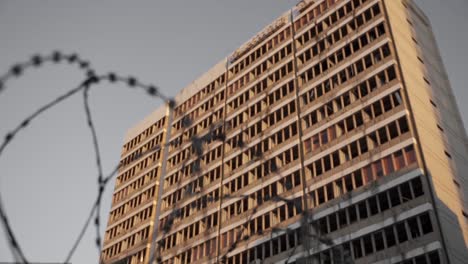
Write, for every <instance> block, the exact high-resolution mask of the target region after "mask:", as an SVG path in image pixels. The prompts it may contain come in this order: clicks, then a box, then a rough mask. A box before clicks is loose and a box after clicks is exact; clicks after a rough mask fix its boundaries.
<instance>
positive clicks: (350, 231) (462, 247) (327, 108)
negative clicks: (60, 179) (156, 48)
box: [101, 0, 468, 264]
mask: <svg viewBox="0 0 468 264" xmlns="http://www.w3.org/2000/svg"><path fill="white" fill-rule="evenodd" d="M175 101H176V106H175V108H174V109H170V108H168V107H163V108H161V109H159V110H157V111H155V112H154V113H153V114H151V115H150V116H148V117H147V118H146V119H145V120H144V121H143V122H142V123H141V124H139V125H138V126H136V127H135V128H133V129H132V130H130V131H129V133H128V135H127V140H126V143H125V145H124V149H123V154H122V161H121V165H122V167H121V170H120V173H119V176H118V179H117V182H116V189H115V192H114V199H113V204H112V208H111V213H110V218H109V223H108V228H107V230H106V236H105V241H104V246H103V252H102V255H101V260H102V262H103V263H125V264H127V263H132V264H133V263H164V264H169V263H285V262H288V263H330V264H332V263H334V264H336V263H346V261H348V262H349V263H350V261H353V263H418V264H419V263H432V264H435V263H466V262H465V261H466V259H468V254H467V249H466V248H467V244H468V243H467V242H468V209H465V208H468V207H467V206H466V198H465V197H466V190H468V186H467V176H466V174H464V172H465V171H468V163H467V162H466V159H467V157H468V148H467V140H466V133H465V130H464V128H463V124H462V122H461V118H460V115H459V112H458V109H457V107H456V103H455V100H454V97H453V93H452V91H451V89H450V84H449V83H448V80H447V74H446V72H445V70H444V67H443V64H442V60H441V58H440V55H439V52H438V49H437V46H436V44H435V40H434V37H433V34H432V31H431V28H430V24H429V22H428V19H427V18H426V16H425V15H424V14H423V13H422V12H421V11H420V9H419V8H418V7H417V6H416V5H415V4H414V3H413V1H409V0H408V1H406V0H325V1H323V0H322V1H303V2H301V3H299V4H298V5H297V6H295V7H294V8H292V9H291V10H289V11H288V12H286V13H285V14H283V15H282V16H281V17H279V18H278V19H277V20H276V21H274V22H273V23H272V24H270V25H269V26H268V27H266V28H265V29H264V30H263V31H262V32H260V33H258V34H257V35H256V36H255V37H254V38H252V39H251V40H250V41H249V42H247V43H246V44H244V45H243V46H242V47H240V48H239V49H238V50H237V51H235V52H234V53H233V54H232V55H231V56H229V57H228V58H226V59H225V60H223V61H221V62H220V63H219V64H217V65H216V66H214V67H213V68H212V69H210V70H209V71H208V72H207V73H205V74H204V75H203V76H201V77H200V78H199V79H198V80H196V81H195V82H193V83H192V84H191V85H189V86H188V87H187V88H185V89H183V90H182V91H181V92H180V93H179V94H178V95H177V96H176V98H175ZM304 212H307V213H304ZM304 215H307V216H308V217H307V219H305V218H304ZM304 226H310V228H308V229H304ZM307 233H309V234H307ZM316 236H320V237H322V238H326V241H328V243H322V242H319V241H318V240H317V239H315V238H316ZM322 241H324V240H322Z"/></svg>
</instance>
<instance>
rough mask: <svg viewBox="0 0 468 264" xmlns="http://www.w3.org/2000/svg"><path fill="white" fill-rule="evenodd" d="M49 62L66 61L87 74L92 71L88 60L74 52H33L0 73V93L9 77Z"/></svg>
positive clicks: (17, 75) (19, 74) (18, 75)
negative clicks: (28, 57) (47, 53)
mask: <svg viewBox="0 0 468 264" xmlns="http://www.w3.org/2000/svg"><path fill="white" fill-rule="evenodd" d="M49 62H52V63H54V64H59V63H68V64H70V65H76V66H78V68H79V69H80V70H82V71H85V72H86V73H87V74H88V75H89V74H92V73H93V72H94V71H93V70H92V69H91V67H90V64H89V62H88V61H86V60H84V59H82V58H81V57H80V56H78V55H77V54H76V53H71V54H64V53H63V52H61V51H54V52H52V53H51V54H49V55H40V54H35V55H33V56H31V58H30V59H29V60H27V61H24V62H19V63H16V64H15V65H13V66H11V68H10V70H9V71H7V72H6V73H4V74H3V75H0V93H1V92H2V91H3V90H5V88H6V87H5V83H6V82H7V81H8V80H10V79H11V78H14V77H15V78H18V77H20V76H21V75H23V74H24V72H25V71H26V70H28V69H29V68H39V67H41V66H43V65H45V64H46V63H49Z"/></svg>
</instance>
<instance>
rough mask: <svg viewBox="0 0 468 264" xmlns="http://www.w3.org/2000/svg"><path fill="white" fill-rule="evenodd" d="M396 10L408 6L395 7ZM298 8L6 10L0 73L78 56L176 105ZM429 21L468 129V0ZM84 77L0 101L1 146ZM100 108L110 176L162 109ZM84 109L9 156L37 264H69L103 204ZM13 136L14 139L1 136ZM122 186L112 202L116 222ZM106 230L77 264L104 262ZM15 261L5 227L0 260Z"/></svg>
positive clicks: (50, 70)
mask: <svg viewBox="0 0 468 264" xmlns="http://www.w3.org/2000/svg"><path fill="white" fill-rule="evenodd" d="M395 1H397V0H395ZM296 2H297V0H283V1H278V0H275V1H273V0H269V1H268V0H255V1H251V0H236V1H219V0H210V1H208V0H197V1H178V0H176V1H123V0H120V1H110V0H107V1H74V2H71V1H50V0H48V1H5V0H2V1H0V43H1V45H0V58H1V59H0V72H5V71H6V70H8V69H9V67H10V65H11V64H12V63H14V62H16V61H22V60H24V59H26V58H29V56H30V55H32V54H33V53H36V52H39V53H48V52H49V51H51V50H54V49H60V50H63V51H65V52H78V53H79V54H81V56H83V57H85V58H88V59H89V60H90V61H91V62H92V64H93V65H94V66H95V68H96V69H97V70H98V71H100V72H102V73H105V72H108V71H117V72H119V73H122V74H124V75H127V74H131V75H134V76H136V77H138V78H139V79H141V80H142V81H143V82H150V83H154V84H156V85H158V86H160V87H161V88H162V89H163V91H164V93H166V94H168V95H171V96H172V95H175V94H176V92H177V91H179V90H180V89H182V88H183V87H185V86H186V85H187V84H189V83H190V82H191V81H192V80H194V79H196V78H197V77H198V76H200V75H201V74H202V73H204V72H205V71H206V70H208V69H209V68H210V67H211V66H213V65H214V64H215V63H217V62H218V61H220V60H221V59H222V58H224V57H226V56H227V55H229V54H230V53H231V52H232V51H233V50H234V49H236V48H237V47H238V46H239V45H241V44H242V43H243V42H245V41H246V40H248V39H249V38H250V37H252V36H253V35H254V34H255V33H256V32H258V31H259V30H260V29H262V28H263V27H264V26H265V25H267V24H268V23H270V22H271V21H272V20H273V19H275V18H276V17H277V16H279V15H280V14H281V13H283V12H284V11H286V10H287V9H289V8H290V7H292V6H293V5H294V4H295V3H296ZM417 2H418V3H419V5H420V6H421V8H422V9H423V10H424V11H425V12H426V14H427V15H428V16H429V18H430V20H431V22H432V25H433V28H434V31H435V35H436V39H437V41H438V44H439V47H440V49H441V53H442V57H443V60H444V63H445V66H446V69H447V71H448V74H449V78H450V81H451V83H452V88H453V89H454V92H455V95H456V98H457V101H458V104H459V106H460V111H461V113H462V116H463V119H464V122H465V124H466V123H467V122H468V106H467V105H466V104H465V102H466V100H467V99H468V89H467V87H465V85H466V84H467V83H468V78H467V62H468V52H467V48H466V47H468V27H467V26H468V18H467V17H466V14H467V13H468V1H466V0H417ZM82 79H83V74H82V73H81V72H80V71H78V70H76V69H75V68H73V67H69V66H68V65H64V66H53V65H51V66H46V67H44V68H41V69H40V70H37V71H29V72H27V74H26V75H25V76H24V77H22V78H20V79H18V80H13V81H11V82H9V83H8V84H7V90H6V91H5V92H3V93H2V94H0V121H1V125H0V136H1V135H5V134H6V133H7V131H9V130H10V129H11V128H13V127H15V126H16V125H17V124H18V123H19V122H20V120H22V119H23V118H24V117H25V116H26V115H27V114H29V113H30V112H32V111H33V110H34V109H36V108H37V107H39V106H40V105H42V104H44V103H46V102H48V101H50V100H51V99H52V98H54V97H55V96H57V95H58V94H59V93H63V92H64V91H65V90H68V89H71V88H72V87H75V86H77V84H78V83H79V82H80V81H82ZM90 95H91V107H92V110H93V113H94V119H95V122H96V124H97V125H96V126H97V132H98V136H99V139H100V144H101V150H102V155H103V163H104V168H105V171H106V172H109V171H110V170H111V169H112V168H113V167H114V166H115V165H116V164H117V163H118V160H119V156H120V150H121V145H122V143H123V138H124V135H125V132H126V131H127V129H129V128H130V127H132V126H133V125H135V124H136V123H138V121H139V120H141V119H143V118H144V117H145V116H146V115H147V114H149V113H151V112H152V111H153V110H154V109H155V108H156V107H157V106H159V105H160V104H161V102H160V101H158V100H156V99H154V98H148V97H147V96H145V94H143V93H142V92H140V91H137V90H130V89H128V88H126V87H124V86H119V85H118V86H109V85H104V84H103V85H98V86H96V87H95V88H94V90H92V91H91V94H90ZM82 109H83V100H82V96H81V95H77V96H75V97H74V98H72V99H70V100H69V101H67V102H66V103H64V104H62V105H60V106H58V107H56V108H54V109H53V110H51V111H50V112H48V113H47V115H45V116H43V117H41V118H39V119H38V120H37V121H35V122H34V123H32V124H31V126H30V127H29V128H28V129H27V130H25V131H24V132H23V133H21V135H19V136H18V138H16V140H15V141H14V142H13V143H12V144H11V145H10V146H9V147H8V148H7V150H6V152H5V153H4V154H3V155H2V156H1V157H0V169H1V170H0V171H1V172H0V192H1V196H2V199H3V201H4V203H5V206H6V209H7V212H8V215H9V218H10V222H11V224H12V226H13V228H14V231H15V233H16V235H17V237H18V239H19V242H20V244H21V246H22V247H23V250H24V251H25V253H26V256H27V257H28V259H29V260H30V261H37V262H47V261H56V262H59V261H63V260H64V258H65V256H66V253H67V252H68V250H69V249H70V247H71V246H72V243H73V241H74V239H75V238H76V236H77V234H78V232H79V229H80V228H81V226H82V225H83V223H84V221H85V218H86V216H87V213H88V211H89V209H90V207H91V205H92V202H93V200H94V199H95V196H96V194H97V186H96V175H97V172H96V167H95V163H94V156H93V155H94V154H93V149H92V144H91V138H90V133H89V131H88V130H87V127H86V123H85V115H84V112H83V110H82ZM1 137H3V136H1ZM113 184H114V183H113V182H112V183H111V185H110V186H109V187H108V189H107V191H106V193H105V199H104V201H103V202H104V204H103V208H102V215H103V219H102V220H103V227H102V232H103V231H104V228H105V224H106V223H107V214H108V211H109V208H110V198H111V195H112V189H113ZM94 239H95V230H94V227H93V226H91V229H90V230H88V232H87V233H86V235H85V237H84V240H83V243H82V244H81V245H80V247H79V248H78V250H77V252H76V254H75V256H74V258H73V259H72V262H73V263H96V262H97V260H98V251H97V249H96V247H95V246H94ZM8 260H11V256H10V253H9V250H8V246H7V244H6V240H5V239H4V233H3V230H2V229H0V262H2V261H8Z"/></svg>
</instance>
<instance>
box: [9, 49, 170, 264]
mask: <svg viewBox="0 0 468 264" xmlns="http://www.w3.org/2000/svg"><path fill="white" fill-rule="evenodd" d="M63 61H65V62H68V63H69V64H77V65H78V66H79V68H80V69H81V70H84V71H85V73H86V79H85V80H84V81H83V82H82V83H81V84H80V85H79V86H77V87H76V88H73V89H71V90H69V91H68V92H66V93H64V94H62V95H60V96H58V97H57V98H56V99H54V100H52V101H51V102H49V103H47V104H45V105H43V106H41V107H39V108H38V109H37V110H36V111H34V112H32V114H30V115H29V116H27V117H26V118H25V119H23V121H22V122H20V124H19V125H18V126H16V127H15V128H14V129H13V130H11V131H10V132H8V133H7V134H6V135H5V137H4V140H3V142H2V144H1V145H0V157H1V155H2V154H3V153H4V150H5V149H6V147H7V146H8V145H9V144H10V143H11V142H12V141H13V140H14V139H15V137H16V135H17V134H18V133H20V132H21V131H22V130H24V129H25V128H27V127H28V126H29V125H30V124H31V122H32V121H34V120H35V119H36V118H37V117H39V116H41V115H42V114H44V113H45V112H46V111H47V110H49V109H51V108H53V107H55V106H57V105H58V104H60V103H62V102H64V101H65V100H66V99H68V98H70V97H72V96H73V95H75V94H77V93H78V92H80V91H83V99H84V100H83V102H84V111H85V114H86V119H87V125H88V127H89V129H90V131H91V137H92V142H93V146H94V152H95V157H96V165H97V170H98V177H97V178H98V180H97V182H98V195H97V198H96V200H95V202H94V203H93V206H92V208H91V210H90V214H89V216H88V218H87V220H86V221H85V224H84V226H83V227H82V229H81V231H80V233H79V235H78V237H77V239H76V241H75V243H74V244H73V246H72V248H71V249H70V251H69V252H68V254H67V256H66V259H65V262H64V263H67V262H69V261H70V259H71V258H72V256H73V254H74V252H75V250H76V249H77V247H78V245H79V243H80V242H81V239H82V238H83V236H84V233H85V231H86V229H87V228H88V226H89V223H90V221H91V219H92V218H93V216H94V225H95V228H96V240H95V243H96V246H97V248H98V250H99V251H100V250H101V237H100V225H101V220H100V207H101V201H102V195H103V193H104V191H105V188H106V186H107V185H108V183H109V182H110V180H111V179H112V178H113V177H114V176H115V175H116V174H117V172H118V169H119V167H120V166H119V165H118V166H116V168H115V169H114V170H113V171H112V172H111V173H109V174H108V175H107V176H106V177H104V175H103V169H102V162H101V161H102V158H101V154H100V152H99V144H98V137H97V132H96V129H95V125H94V122H93V119H92V115H91V109H90V107H89V90H90V89H91V87H92V86H93V85H96V84H98V83H99V82H101V81H108V82H109V83H110V84H114V83H123V84H124V85H126V86H128V87H131V88H141V89H143V90H144V91H145V92H146V93H147V94H148V95H149V96H152V97H157V98H159V99H162V100H163V101H164V102H166V103H167V104H168V106H169V107H170V108H173V107H174V106H175V101H174V100H173V99H171V98H169V97H167V96H165V95H163V94H161V93H160V91H159V88H158V87H157V86H155V85H151V84H143V83H141V82H140V81H139V80H138V79H136V78H135V77H132V76H130V77H123V76H120V75H117V74H116V73H112V72H111V73H108V74H106V75H96V73H95V71H94V70H93V69H92V68H91V66H90V63H89V62H88V61H85V60H83V59H81V58H80V57H79V56H78V55H76V54H71V55H64V54H63V53H61V52H59V51H54V52H53V53H52V54H51V55H46V56H41V55H34V56H32V58H31V59H30V60H29V61H26V62H22V63H18V64H15V65H14V66H12V67H11V68H10V70H9V71H8V72H7V73H5V74H3V75H1V77H0V93H1V92H3V91H4V90H5V88H6V85H5V84H6V82H7V81H9V80H10V79H12V77H16V78H19V77H20V76H21V75H22V74H23V73H24V71H25V70H26V69H28V68H32V67H35V68H38V67H40V66H43V65H44V63H46V62H53V63H59V62H63ZM0 219H1V224H2V226H3V228H4V230H5V232H6V235H7V240H8V244H9V247H10V251H11V253H12V255H13V258H14V259H15V261H17V262H19V261H21V262H22V263H29V261H28V260H27V258H26V255H25V254H24V251H23V249H22V247H21V245H20V243H19V242H18V239H17V236H16V235H15V233H14V231H13V228H12V227H11V225H10V222H9V219H8V216H7V213H6V210H5V208H4V204H3V202H2V199H1V196H0Z"/></svg>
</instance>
